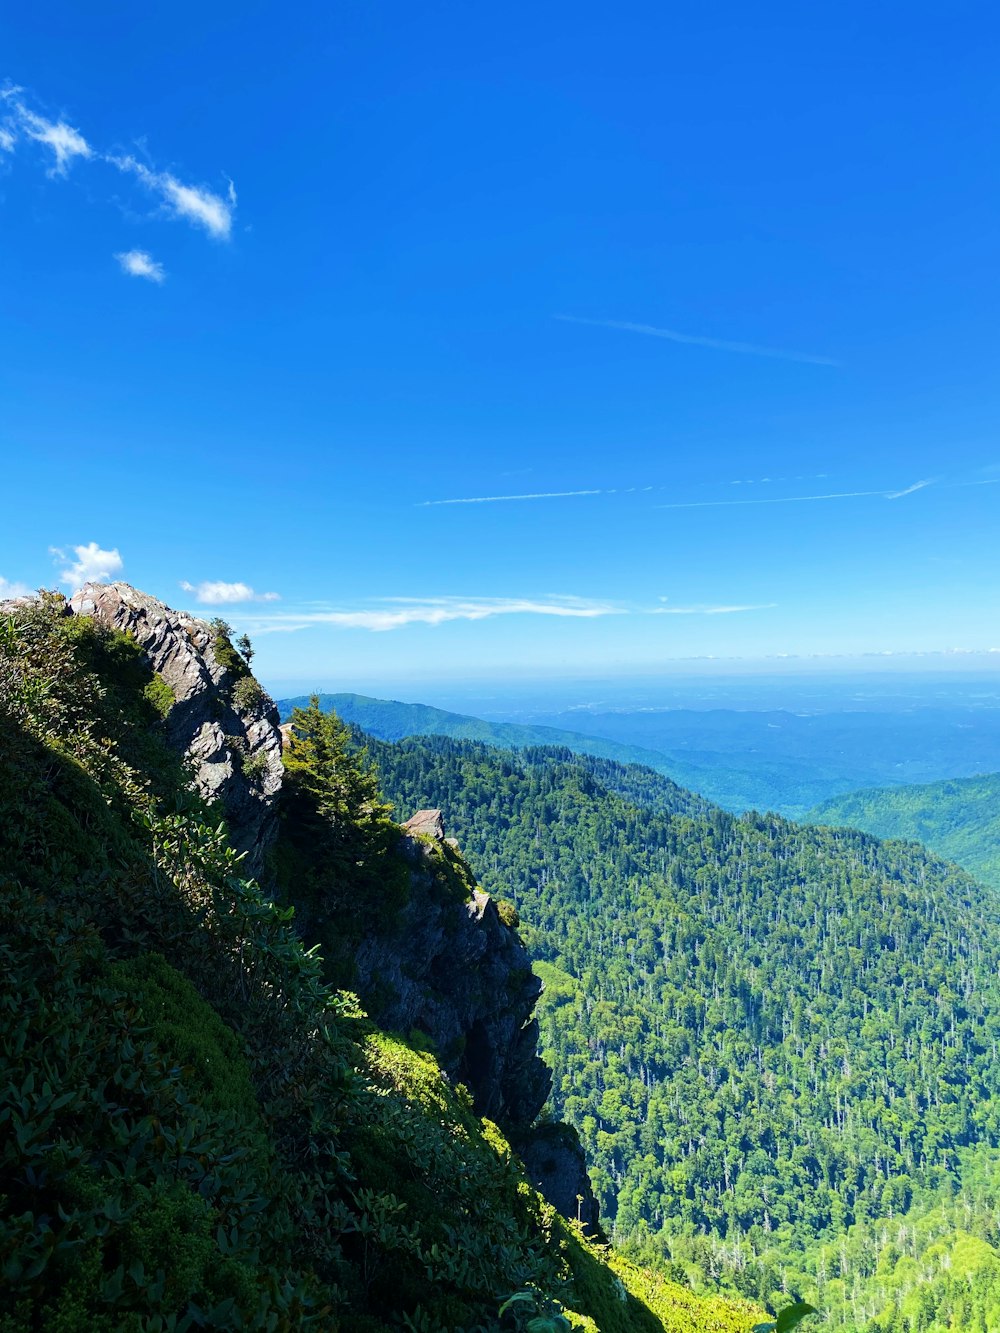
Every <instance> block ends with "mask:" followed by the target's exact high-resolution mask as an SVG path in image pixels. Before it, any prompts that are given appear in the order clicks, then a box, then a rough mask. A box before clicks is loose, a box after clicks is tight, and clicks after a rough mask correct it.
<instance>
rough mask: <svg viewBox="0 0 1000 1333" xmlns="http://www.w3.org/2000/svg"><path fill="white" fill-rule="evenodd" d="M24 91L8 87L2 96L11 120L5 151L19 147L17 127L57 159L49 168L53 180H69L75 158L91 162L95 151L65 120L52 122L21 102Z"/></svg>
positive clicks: (6, 134) (6, 131)
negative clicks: (16, 134)
mask: <svg viewBox="0 0 1000 1333" xmlns="http://www.w3.org/2000/svg"><path fill="white" fill-rule="evenodd" d="M22 91H23V90H22V89H21V88H13V87H8V88H5V89H3V91H2V92H0V97H2V98H3V100H4V102H6V104H7V105H8V106H9V107H10V112H11V120H10V122H9V123H8V125H7V126H6V127H5V130H4V139H5V141H4V147H5V148H6V149H7V151H8V152H12V151H13V149H14V143H15V139H16V136H15V132H14V127H15V126H16V127H17V128H18V129H20V130H21V131H22V132H23V133H24V134H26V135H27V136H28V138H29V139H32V140H34V142H35V143H40V144H43V145H44V146H45V147H46V148H48V149H50V150H51V151H52V153H53V154H54V156H55V162H54V163H53V165H52V166H51V167H50V168H49V175H50V176H65V175H66V173H67V171H68V170H69V166H70V163H71V162H72V161H73V159H74V158H75V157H82V158H91V157H93V156H94V150H93V149H92V148H91V146H90V144H89V143H88V142H87V140H86V139H85V138H84V137H83V135H82V134H81V133H80V131H79V130H77V129H74V128H73V126H72V125H68V124H67V123H66V121H64V120H48V119H46V117H45V116H40V115H39V114H38V113H37V112H36V111H32V110H31V109H30V108H29V107H27V106H25V104H24V102H23V101H22V100H21V96H20V94H21V92H22Z"/></svg>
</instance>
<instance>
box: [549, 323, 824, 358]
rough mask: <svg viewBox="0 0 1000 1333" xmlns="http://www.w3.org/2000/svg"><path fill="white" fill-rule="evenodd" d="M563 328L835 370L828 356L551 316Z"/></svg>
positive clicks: (651, 328) (667, 330)
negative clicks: (634, 336) (579, 327)
mask: <svg viewBox="0 0 1000 1333" xmlns="http://www.w3.org/2000/svg"><path fill="white" fill-rule="evenodd" d="M552 318H553V319H558V320H561V321H562V322H563V323H564V324H588V325H590V326H591V327H593V328H601V329H618V330H620V331H621V332H623V333H643V334H645V335H646V336H647V337H648V338H665V339H666V340H667V341H668V342H674V343H686V344H688V345H689V346H691V347H708V348H711V349H712V350H713V351H716V352H739V353H741V354H742V355H744V356H764V357H770V358H771V359H772V360H776V361H802V362H805V363H806V364H807V365H811V366H839V365H840V362H839V361H835V360H834V359H833V357H830V356H814V355H813V354H812V353H809V352H788V351H784V350H783V349H781V348H778V347H759V346H758V345H757V344H756V343H744V342H731V341H729V340H728V339H725V338H705V337H702V336H701V335H700V334H695V333H678V331H677V330H676V329H660V328H656V327H654V326H653V325H652V324H633V323H631V322H630V321H629V320H624V319H585V318H584V317H583V316H581V315H553V316H552Z"/></svg>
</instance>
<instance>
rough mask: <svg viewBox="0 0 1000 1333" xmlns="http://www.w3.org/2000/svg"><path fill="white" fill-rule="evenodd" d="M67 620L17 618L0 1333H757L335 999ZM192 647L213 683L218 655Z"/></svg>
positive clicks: (413, 1055)
mask: <svg viewBox="0 0 1000 1333" xmlns="http://www.w3.org/2000/svg"><path fill="white" fill-rule="evenodd" d="M96 591H97V592H98V594H100V590H96ZM140 596H141V595H138V594H137V595H136V598H138V597H140ZM114 597H115V598H117V599H118V600H117V601H113V602H112V603H110V604H114V605H121V604H126V605H129V606H132V607H133V608H134V607H135V606H136V604H137V602H136V600H134V599H133V596H132V591H131V590H127V591H126V590H124V589H123V588H119V589H118V590H117V592H116V593H115V594H114ZM89 600H90V603H91V604H92V605H82V606H81V610H84V611H87V610H92V609H93V608H96V607H97V606H99V605H100V596H99V595H98V596H92V597H91V598H90V599H89ZM143 609H144V610H145V612H146V619H147V621H148V620H151V619H152V618H153V615H154V613H155V615H156V616H160V615H161V613H162V614H163V615H164V617H165V618H166V608H161V607H159V606H158V605H157V606H150V605H148V604H146V605H145V606H144V607H143ZM66 612H67V608H66V606H65V604H64V603H63V602H62V600H61V599H56V598H54V597H48V598H45V599H44V600H43V601H42V602H41V603H40V604H37V605H32V604H27V605H25V604H21V605H17V606H13V607H6V608H2V607H0V916H2V920H3V921H4V923H5V929H4V933H3V935H2V937H0V962H2V964H3V966H2V968H0V1126H3V1132H2V1133H0V1195H2V1196H3V1198H4V1208H3V1210H2V1213H0V1261H2V1264H3V1272H4V1282H3V1284H2V1286H0V1327H2V1328H3V1330H4V1333H29V1330H35V1329H41V1328H44V1329H58V1330H60V1331H61V1333H91V1331H96V1333H120V1331H121V1330H125V1329H130V1330H136V1333H154V1331H155V1330H160V1331H161V1333H163V1330H168V1329H174V1330H177V1331H178V1333H179V1331H180V1330H186V1329H191V1328H193V1327H210V1328H219V1329H260V1330H265V1329H304V1328H307V1327H308V1328H315V1329H323V1330H324V1331H325V1330H329V1331H330V1333H337V1330H345V1331H346V1330H351V1331H352V1333H354V1331H355V1330H356V1331H357V1333H365V1331H366V1330H367V1331H368V1333H378V1331H379V1330H384V1331H385V1333H388V1330H390V1329H400V1328H404V1329H409V1330H411V1333H412V1331H413V1330H422V1331H423V1333H444V1330H449V1331H453V1333H458V1330H469V1333H472V1330H479V1329H488V1330H493V1329H498V1330H499V1329H501V1328H507V1329H516V1328H523V1327H524V1326H525V1325H526V1324H527V1322H528V1321H529V1320H530V1319H531V1318H538V1319H542V1320H545V1319H554V1318H555V1317H556V1315H557V1313H558V1312H559V1311H560V1310H562V1311H563V1312H564V1314H565V1319H566V1321H567V1323H568V1324H569V1326H570V1327H572V1328H574V1329H577V1330H579V1331H580V1333H583V1330H589V1331H590V1333H594V1330H595V1329H601V1330H605V1333H626V1330H631V1329H637V1330H642V1331H646V1333H656V1330H669V1333H693V1330H695V1329H701V1328H706V1329H714V1330H717V1331H718V1333H743V1331H745V1330H746V1329H747V1328H748V1327H749V1325H750V1324H751V1323H752V1322H753V1318H754V1315H753V1312H752V1311H751V1310H749V1308H744V1309H742V1310H741V1309H739V1308H737V1307H736V1306H734V1305H732V1304H726V1303H725V1302H721V1301H714V1302H702V1301H698V1300H697V1299H696V1298H695V1297H693V1296H692V1295H691V1293H690V1292H689V1291H686V1290H685V1289H684V1288H682V1287H678V1286H676V1285H672V1284H670V1283H665V1282H663V1281H662V1280H661V1279H659V1278H656V1277H654V1276H651V1275H650V1274H648V1273H645V1272H643V1271H641V1270H639V1269H638V1268H636V1267H635V1266H634V1265H630V1264H628V1263H626V1262H625V1261H624V1260H622V1259H620V1258H618V1257H616V1256H615V1255H614V1254H611V1253H609V1252H606V1251H604V1250H603V1249H598V1248H595V1247H594V1246H592V1245H590V1244H589V1243H588V1242H587V1241H586V1240H585V1239H584V1238H583V1237H582V1236H581V1235H580V1234H579V1232H578V1230H577V1229H575V1228H573V1227H572V1226H570V1225H569V1224H567V1223H565V1222H563V1221H562V1220H561V1219H560V1218H559V1216H558V1215H557V1214H556V1213H555V1211H554V1210H553V1209H552V1208H551V1207H548V1206H547V1205H546V1204H545V1203H544V1202H543V1201H542V1199H541V1198H540V1197H539V1196H538V1194H537V1193H535V1191H534V1190H532V1189H531V1188H530V1186H529V1185H528V1183H527V1181H526V1180H525V1177H524V1175H523V1172H522V1169H521V1166H520V1164H519V1162H518V1160H517V1158H516V1157H515V1156H514V1154H513V1153H512V1151H511V1149H510V1147H509V1145H508V1143H507V1142H506V1140H505V1137H504V1135H503V1134H502V1133H501V1131H500V1130H499V1129H498V1128H497V1126H496V1125H495V1124H493V1123H491V1122H490V1121H489V1120H485V1119H481V1118H480V1117H479V1116H478V1115H477V1114H476V1112H475V1109H474V1106H473V1101H472V1097H471V1096H470V1094H469V1093H468V1092H466V1091H464V1090H463V1089H462V1088H460V1087H456V1086H455V1085H453V1084H452V1083H451V1082H450V1081H449V1080H448V1079H446V1078H445V1077H444V1076H443V1074H442V1072H441V1069H440V1067H439V1065H438V1063H437V1061H436V1059H435V1058H434V1056H433V1055H432V1054H430V1053H427V1052H425V1051H421V1050H419V1049H416V1048H415V1046H414V1043H412V1042H409V1041H408V1040H407V1039H406V1038H405V1037H401V1036H398V1035H392V1034H389V1033H386V1032H384V1031H381V1030H379V1029H378V1027H376V1026H375V1025H374V1024H373V1023H372V1022H371V1021H370V1020H367V1019H365V1018H364V1017H362V1016H361V1015H360V1013H359V1011H358V1010H357V1008H356V1006H355V1004H354V1002H353V1001H352V999H351V998H350V997H348V996H344V995H342V994H338V993H337V992H335V991H332V990H331V989H329V988H328V987H327V986H325V985H324V984H323V981H322V978H321V963H320V961H319V959H318V958H317V957H316V955H315V953H314V952H312V951H309V950H307V949H306V948H305V947H304V945H303V944H302V942H301V941H300V939H299V938H298V937H297V936H296V935H295V934H294V933H293V931H292V929H291V925H292V922H291V913H290V912H289V911H288V910H286V909H283V908H280V907H278V906H275V905H274V904H273V903H271V902H269V901H268V900H267V899H266V898H265V897H264V896H263V895H262V893H261V892H260V890H259V888H258V887H257V885H256V883H255V882H254V881H253V880H249V879H246V878H244V874H243V866H244V865H245V864H246V861H247V859H248V857H246V856H243V858H242V860H241V855H240V854H239V853H237V852H236V851H235V850H234V849H233V847H232V845H231V844H230V842H229V840H228V837H227V832H226V828H225V825H224V823H223V822H221V820H222V816H223V815H224V814H225V813H226V808H225V805H224V794H221V793H219V792H218V789H212V788H209V789H208V790H206V789H205V787H204V786H203V785H202V783H201V782H200V781H199V780H198V778H199V770H195V771H194V773H192V770H191V767H190V764H189V762H188V759H187V758H186V757H185V751H187V750H188V748H189V747H188V743H187V742H186V741H185V739H184V738H185V737H187V736H188V735H189V734H190V732H189V729H187V728H182V729H179V732H178V733H175V732H174V730H173V728H172V726H171V717H170V712H171V710H172V707H174V706H181V705H180V704H179V703H178V702H177V701H176V700H177V696H174V698H175V702H174V703H173V704H170V701H169V700H168V699H167V697H166V696H165V693H164V682H163V680H162V679H158V678H157V675H155V674H154V673H153V671H152V669H151V665H150V660H151V657H152V654H151V653H149V652H147V651H146V650H145V648H144V645H143V642H142V641H141V639H140V637H139V635H138V634H134V633H127V632H122V631H120V630H118V629H113V628H110V627H109V626H108V625H107V624H105V623H103V622H102V621H101V619H100V617H99V616H95V615H71V614H67V613H66ZM170 614H171V615H172V614H173V613H170ZM184 632H185V633H186V631H184ZM195 633H196V634H198V633H200V627H199V626H195ZM192 642H194V643H195V647H196V650H197V653H198V654H199V657H200V662H199V666H200V668H201V669H202V670H205V671H208V672H209V674H211V670H212V661H213V660H214V659H215V657H216V649H215V646H214V641H213V642H210V643H208V644H207V645H206V644H203V643H201V642H200V641H198V640H192ZM239 674H240V675H241V677H242V678H248V677H246V676H245V664H244V673H239ZM215 690H216V691H217V692H218V695H219V697H218V698H217V702H216V705H215V706H216V707H217V708H218V709H219V710H220V713H221V716H223V717H226V715H227V711H226V710H227V709H228V708H229V706H230V696H229V693H228V690H229V686H228V683H227V682H226V681H225V680H221V681H217V682H216V684H215ZM171 693H173V692H171ZM206 695H207V697H206V700H205V702H207V703H208V704H209V706H210V708H211V707H212V705H211V700H212V697H213V692H212V691H210V690H207V691H206ZM265 710H266V706H265ZM164 714H165V715H166V716H164ZM241 715H242V714H241ZM178 735H179V737H180V742H181V743H178V744H175V743H176V741H177V736H178ZM253 744H254V743H253V741H252V740H251V741H250V742H248V749H247V753H246V754H245V755H244V756H243V757H244V758H245V759H246V761H247V762H248V763H249V764H251V765H252V761H253V760H254V759H255V758H256V756H257V753H258V752H257V750H255V749H254V748H253ZM261 748H262V751H263V753H264V755H265V757H267V755H268V754H269V753H270V742H269V740H268V739H267V737H265V738H264V739H263V740H262V741H261ZM251 772H253V768H252V767H251ZM213 793H214V795H213ZM261 807H262V808H261V810H260V813H259V826H258V828H257V830H256V831H254V830H253V829H252V828H251V827H250V825H249V824H248V825H247V828H246V833H247V835H248V837H247V842H248V850H250V851H251V854H252V852H253V851H254V850H259V849H261V848H262V847H264V846H265V839H264V838H263V837H262V836H260V830H261V829H266V828H267V827H268V824H269V822H270V821H271V820H272V818H273V812H272V810H270V809H268V808H267V804H266V802H261ZM251 834H252V836H250V835H251ZM397 837H398V831H397ZM421 873H424V872H422V871H420V872H419V873H418V874H417V878H418V879H419V877H420V874H421ZM342 887H343V889H344V890H345V892H346V891H349V889H350V887H351V885H350V883H349V882H348V881H345V882H344V883H343V885H342ZM369 888H370V885H369V884H368V883H367V882H366V881H365V880H364V878H363V877H362V878H361V879H359V880H358V882H357V885H356V890H357V894H358V895H359V896H360V895H362V894H364V893H366V892H368V890H369ZM463 910H464V909H463ZM475 928H476V927H475V922H471V921H470V926H469V929H470V930H473V929H475ZM515 1294H517V1295H518V1297H519V1299H518V1301H517V1302H516V1304H515V1305H514V1306H513V1307H510V1310H509V1311H508V1313H507V1314H503V1315H501V1313H500V1311H501V1306H502V1304H503V1303H504V1302H505V1301H506V1300H507V1299H508V1298H509V1297H511V1296H512V1295H515Z"/></svg>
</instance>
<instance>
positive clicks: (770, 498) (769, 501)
mask: <svg viewBox="0 0 1000 1333" xmlns="http://www.w3.org/2000/svg"><path fill="white" fill-rule="evenodd" d="M931 484H932V483H931V482H929V481H918V482H917V483H916V484H915V485H913V486H907V487H906V489H905V490H902V491H831V492H830V493H828V494H826V495H766V496H759V497H755V498H754V499H753V500H683V501H675V502H673V503H670V504H658V505H656V506H655V508H657V509H717V508H729V507H731V506H733V505H793V504H808V503H813V502H816V501H819V500H858V499H861V498H862V497H865V496H878V497H879V498H880V499H882V500H901V499H902V498H903V496H904V495H912V494H913V492H914V491H919V490H922V489H923V488H924V487H925V486H930V485H931Z"/></svg>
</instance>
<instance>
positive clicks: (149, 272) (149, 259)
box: [115, 250, 167, 282]
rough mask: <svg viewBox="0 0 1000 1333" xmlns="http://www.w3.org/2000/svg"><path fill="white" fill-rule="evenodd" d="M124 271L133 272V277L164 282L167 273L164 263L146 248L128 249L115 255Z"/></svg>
mask: <svg viewBox="0 0 1000 1333" xmlns="http://www.w3.org/2000/svg"><path fill="white" fill-rule="evenodd" d="M115 258H116V259H117V260H118V262H119V264H121V266H122V271H123V272H124V273H128V274H131V276H132V277H133V278H148V279H149V281H150V282H163V280H164V279H165V278H166V276H167V275H166V273H165V272H164V270H163V265H162V264H160V263H158V262H157V260H155V259H154V258H153V256H152V255H151V254H149V252H148V251H146V250H126V251H124V253H122V254H118V255H115Z"/></svg>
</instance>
